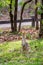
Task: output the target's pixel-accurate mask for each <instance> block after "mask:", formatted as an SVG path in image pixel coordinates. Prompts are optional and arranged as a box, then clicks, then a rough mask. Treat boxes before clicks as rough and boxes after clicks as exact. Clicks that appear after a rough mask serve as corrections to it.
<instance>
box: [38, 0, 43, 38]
mask: <svg viewBox="0 0 43 65" xmlns="http://www.w3.org/2000/svg"><path fill="white" fill-rule="evenodd" d="M41 3H42V6H43V0H42V2H41ZM41 10H42V11H43V8H41ZM39 37H40V38H43V12H42V14H41V21H40V33H39Z"/></svg>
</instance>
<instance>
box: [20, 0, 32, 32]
mask: <svg viewBox="0 0 43 65" xmlns="http://www.w3.org/2000/svg"><path fill="white" fill-rule="evenodd" d="M31 1H32V0H29V1H26V2H25V3H24V4H23V6H22V10H21V16H20V19H21V21H20V23H19V31H20V29H21V22H22V15H23V11H24V7H25V5H26V4H28V3H29V2H31Z"/></svg>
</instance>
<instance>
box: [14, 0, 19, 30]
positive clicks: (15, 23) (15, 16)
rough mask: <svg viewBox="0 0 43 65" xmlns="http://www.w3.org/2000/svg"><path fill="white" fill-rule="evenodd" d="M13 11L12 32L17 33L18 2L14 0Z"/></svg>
mask: <svg viewBox="0 0 43 65" xmlns="http://www.w3.org/2000/svg"><path fill="white" fill-rule="evenodd" d="M14 7H15V10H14V31H17V22H16V21H17V7H18V0H15V6H14Z"/></svg>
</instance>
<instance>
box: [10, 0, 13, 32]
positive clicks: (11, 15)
mask: <svg viewBox="0 0 43 65" xmlns="http://www.w3.org/2000/svg"><path fill="white" fill-rule="evenodd" d="M9 7H10V12H9V15H10V22H11V30H12V32H13V31H14V27H13V14H12V0H11V1H10V5H9Z"/></svg>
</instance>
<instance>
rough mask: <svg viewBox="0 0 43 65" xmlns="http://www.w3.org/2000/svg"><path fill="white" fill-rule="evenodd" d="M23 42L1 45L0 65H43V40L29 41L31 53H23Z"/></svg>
mask: <svg viewBox="0 0 43 65" xmlns="http://www.w3.org/2000/svg"><path fill="white" fill-rule="evenodd" d="M21 43H22V42H21V41H13V42H5V43H3V44H0V65H43V39H41V40H28V43H29V45H30V48H31V50H30V53H29V54H28V56H26V55H25V54H23V53H22V52H21V48H22V46H21Z"/></svg>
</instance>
